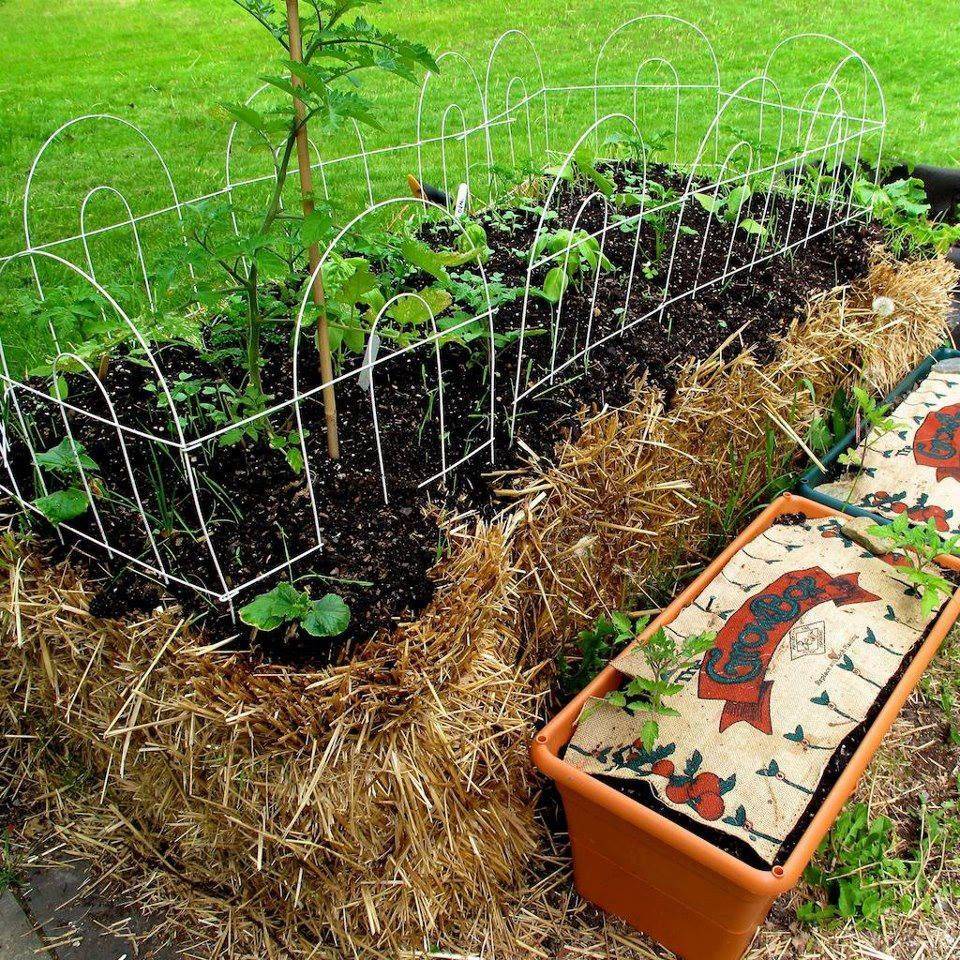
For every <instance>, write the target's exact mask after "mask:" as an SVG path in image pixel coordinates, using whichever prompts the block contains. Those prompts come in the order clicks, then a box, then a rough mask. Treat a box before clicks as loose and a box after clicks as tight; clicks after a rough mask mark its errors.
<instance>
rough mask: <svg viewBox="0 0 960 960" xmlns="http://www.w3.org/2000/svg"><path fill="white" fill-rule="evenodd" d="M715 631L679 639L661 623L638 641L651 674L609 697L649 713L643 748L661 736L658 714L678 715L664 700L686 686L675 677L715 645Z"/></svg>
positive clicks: (641, 623)
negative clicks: (661, 625) (650, 633)
mask: <svg viewBox="0 0 960 960" xmlns="http://www.w3.org/2000/svg"><path fill="white" fill-rule="evenodd" d="M648 622H649V617H641V618H640V619H639V620H638V621H637V623H636V626H635V628H634V632H635V633H636V634H639V633H642V632H643V630H645V629H646V626H647V623H648ZM715 639H716V634H715V633H709V632H707V633H700V634H694V635H691V636H689V637H686V638H684V639H683V640H682V641H679V642H678V641H677V639H676V638H675V637H673V636H671V635H670V634H668V633H667V631H666V630H665V629H664V628H663V627H660V629H659V630H657V631H656V632H655V633H653V634H652V635H651V636H649V637H648V638H647V639H646V640H641V641H639V642H638V643H637V646H636V649H637V651H638V652H639V653H640V654H641V655H642V656H643V659H644V662H645V663H646V666H647V669H648V670H649V671H650V676H649V677H634V678H633V679H632V680H631V681H630V682H629V683H628V684H627V685H626V686H625V687H623V688H621V689H620V690H614V691H613V692H612V693H608V694H607V696H606V699H607V701H608V702H609V703H611V704H613V706H615V707H620V708H622V709H625V710H629V711H630V712H631V713H634V714H636V713H641V714H645V715H647V716H648V719H647V721H646V722H645V723H644V725H643V727H641V729H640V739H641V740H642V741H643V746H644V749H646V750H648V751H649V750H652V749H653V748H654V746H656V743H657V739H658V738H659V736H660V724H659V723H658V721H657V719H656V718H657V717H676V716H679V714H678V713H677V711H676V710H674V709H673V707H668V706H667V705H666V704H665V703H664V700H665V699H666V698H667V697H671V696H674V695H675V694H678V693H680V691H681V690H683V684H682V683H677V682H676V680H677V678H678V677H680V676H681V675H682V674H683V673H684V671H686V670H689V669H691V668H692V667H694V666H696V665H697V664H698V663H699V662H700V659H701V657H702V656H703V654H704V653H706V652H707V650H709V649H710V647H711V646H713V641H714V640H715Z"/></svg>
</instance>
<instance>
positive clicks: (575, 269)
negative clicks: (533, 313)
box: [533, 230, 613, 303]
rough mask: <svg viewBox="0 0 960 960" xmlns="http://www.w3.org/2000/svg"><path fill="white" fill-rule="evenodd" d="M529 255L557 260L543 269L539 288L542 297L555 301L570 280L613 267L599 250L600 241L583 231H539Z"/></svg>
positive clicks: (558, 298)
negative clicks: (545, 270)
mask: <svg viewBox="0 0 960 960" xmlns="http://www.w3.org/2000/svg"><path fill="white" fill-rule="evenodd" d="M533 256H534V258H537V257H541V256H543V257H547V258H549V259H559V260H560V263H559V264H558V265H557V266H555V267H551V268H550V270H549V271H547V275H546V277H544V280H543V289H542V291H541V293H542V296H543V297H544V299H546V300H549V301H550V302H551V303H559V302H560V299H561V298H562V297H563V294H564V291H565V290H566V289H567V286H568V285H569V284H570V282H571V281H572V280H574V279H576V278H577V277H581V276H583V275H585V274H587V273H588V272H590V271H594V270H613V264H612V263H611V262H610V261H609V260H608V259H607V258H606V257H605V256H604V255H603V253H602V252H601V250H600V242H599V241H598V240H597V238H596V237H592V236H591V235H590V234H589V233H587V231H586V230H577V231H575V232H574V231H573V230H555V231H553V232H551V233H545V234H542V235H541V236H540V237H539V238H538V240H537V242H536V243H535V244H534V247H533Z"/></svg>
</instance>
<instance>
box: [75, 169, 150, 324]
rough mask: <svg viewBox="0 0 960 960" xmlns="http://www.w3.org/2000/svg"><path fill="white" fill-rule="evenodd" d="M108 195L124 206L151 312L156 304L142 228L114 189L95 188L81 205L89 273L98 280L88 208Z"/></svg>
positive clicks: (81, 225) (81, 220)
mask: <svg viewBox="0 0 960 960" xmlns="http://www.w3.org/2000/svg"><path fill="white" fill-rule="evenodd" d="M103 194H107V195H109V196H113V197H116V199H117V200H118V201H119V202H120V204H121V205H122V206H123V209H124V210H125V211H126V214H127V223H129V224H130V232H131V233H132V234H133V247H134V252H135V253H136V258H137V264H138V265H139V267H140V276H141V277H142V278H143V289H144V292H145V293H146V295H147V304H148V306H149V308H150V309H151V310H153V309H155V306H156V304H155V302H154V299H153V289H152V288H151V285H150V274H149V271H148V269H147V261H146V257H145V256H144V254H143V244H142V243H141V242H140V228H139V226H138V225H137V221H136V218H135V217H134V215H133V210H131V209H130V204H129V203H127V198H126V197H125V196H124V195H123V194H122V193H121V192H120V191H119V190H115V189H114V188H113V187H105V186H102V187H94V188H93V189H92V190H91V191H90V192H89V193H88V194H87V195H86V196H85V197H84V198H83V203H82V204H81V205H80V238H81V242H82V243H83V255H84V259H85V261H86V266H87V272H88V273H89V274H90V276H91V277H93V279H94V280H96V279H97V271H96V268H95V267H94V264H93V254H92V253H91V250H90V237H89V236H88V233H87V208H88V207H89V205H90V201H91V200H93V199H94V198H95V197H97V196H99V195H103Z"/></svg>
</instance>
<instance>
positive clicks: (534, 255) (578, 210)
mask: <svg viewBox="0 0 960 960" xmlns="http://www.w3.org/2000/svg"><path fill="white" fill-rule="evenodd" d="M598 133H602V134H618V135H620V136H621V137H622V136H623V135H624V134H625V135H626V138H627V139H628V140H631V141H633V140H635V139H636V135H637V133H638V131H637V126H636V124H635V123H634V121H633V119H632V118H631V117H629V116H627V115H625V114H612V115H611V116H608V117H601V118H600V119H599V120H598V121H596V122H595V123H593V124H591V125H590V126H589V127H588V128H587V129H586V130H585V131H584V132H583V133H582V134H581V135H580V137H579V138H578V139H577V141H576V142H575V143H574V144H573V146H572V147H571V148H570V149H569V151H568V152H567V154H566V156H565V157H564V158H563V159H562V160H561V162H560V164H559V165H558V167H557V169H556V173H555V174H554V176H553V177H552V179H551V180H550V181H549V187H548V189H547V190H546V193H545V196H544V199H543V202H542V206H541V207H540V208H539V210H540V212H539V215H538V219H537V223H536V229H535V233H534V242H533V244H532V245H531V247H530V251H529V254H528V256H527V269H526V279H525V286H524V295H523V307H522V311H521V316H520V328H519V336H518V339H517V346H516V351H517V356H516V360H515V361H514V366H515V372H514V383H513V401H512V407H511V413H510V421H511V429H512V430H513V429H514V428H515V426H516V420H517V416H518V415H519V411H520V405H521V403H522V401H523V400H524V399H525V398H527V397H529V396H531V395H532V394H535V393H536V392H537V391H538V390H539V389H540V388H541V387H543V386H544V385H545V384H553V383H554V382H555V380H556V377H557V375H558V374H560V373H562V372H563V371H564V370H566V369H567V368H568V367H570V366H571V365H572V364H575V363H576V362H577V361H578V360H580V359H582V358H587V357H588V356H589V353H590V349H591V347H592V346H593V325H594V319H595V316H594V314H595V307H596V297H597V287H598V285H599V283H600V282H601V274H602V273H603V271H604V270H605V269H613V264H612V263H611V261H610V260H609V257H608V256H607V253H606V248H607V242H608V235H609V234H610V230H611V223H612V220H613V219H614V218H613V217H612V215H611V214H612V209H611V204H610V202H609V199H608V197H607V196H606V195H605V194H604V193H603V191H594V192H590V193H588V195H587V196H586V197H585V198H584V199H583V200H582V201H580V202H579V203H578V204H576V205H575V206H574V208H573V211H572V217H569V218H568V217H566V216H565V213H566V212H567V207H568V204H569V189H568V187H567V185H568V184H570V183H572V182H575V181H576V180H577V179H578V178H579V179H581V180H587V181H589V171H586V170H583V169H581V168H580V165H578V162H577V158H578V157H580V158H581V163H582V164H584V163H585V162H586V161H585V160H584V159H583V154H582V150H583V149H584V147H585V146H586V145H589V144H591V143H593V142H595V140H596V138H597V135H598ZM591 169H592V171H593V173H594V175H595V176H600V177H603V176H604V174H603V172H602V171H601V170H599V169H597V168H591ZM640 175H641V180H640V182H639V184H638V187H639V189H638V190H637V192H636V198H637V202H638V206H639V209H634V208H631V209H630V211H629V215H627V216H617V217H616V219H617V221H618V229H626V230H627V231H628V232H631V231H632V233H633V235H634V237H635V238H638V237H639V231H640V228H641V225H642V223H643V216H644V208H645V206H646V204H647V192H646V187H647V174H646V160H645V157H644V156H643V154H642V153H641V157H640ZM602 182H603V180H601V183H602ZM604 186H605V188H606V189H608V191H609V190H610V189H611V188H610V187H608V186H607V185H606V184H605V185H604ZM590 211H592V212H593V213H598V212H599V215H600V216H599V219H600V222H599V223H598V224H597V225H596V227H595V228H594V229H592V230H590V229H584V227H583V226H582V223H583V220H584V215H585V214H586V213H587V212H590ZM638 242H639V241H638V239H636V240H635V242H634V244H633V246H632V250H631V254H630V255H629V256H628V258H627V262H626V263H625V264H622V265H621V267H622V268H623V269H624V270H625V271H626V276H627V282H626V286H625V290H626V293H625V299H624V302H623V304H622V305H621V307H620V308H619V309H620V311H621V314H622V316H621V319H620V324H621V326H622V324H623V322H624V320H623V317H625V316H626V314H627V312H628V310H629V306H630V298H631V289H632V284H633V278H634V275H635V272H636V270H637V266H638V264H637V255H638V249H637V243H638ZM584 284H586V291H587V297H586V302H585V303H580V305H579V308H578V309H576V310H573V309H571V308H570V306H569V305H568V304H569V299H570V295H571V293H572V292H576V293H580V292H582V290H583V289H584ZM545 301H546V305H545ZM571 317H573V322H572V323H571ZM564 318H566V320H565V322H563V328H564V329H563V333H565V332H566V331H567V330H568V329H571V328H572V329H571V333H570V336H569V337H568V338H567V339H569V340H571V341H572V344H569V345H567V346H566V347H562V346H561V344H562V342H563V340H564V339H565V338H564V336H563V333H562V332H561V324H562V321H564ZM538 324H543V325H544V327H545V330H546V331H547V332H548V333H549V339H550V345H551V348H550V350H549V353H548V354H547V356H546V357H534V356H533V355H532V353H533V350H532V344H531V339H530V338H531V337H537V336H540V335H541V334H542V333H543V332H544V330H543V329H538ZM580 326H582V327H583V328H584V330H585V331H586V336H585V340H584V341H580V339H579V337H578V332H577V330H578V328H579V327H580Z"/></svg>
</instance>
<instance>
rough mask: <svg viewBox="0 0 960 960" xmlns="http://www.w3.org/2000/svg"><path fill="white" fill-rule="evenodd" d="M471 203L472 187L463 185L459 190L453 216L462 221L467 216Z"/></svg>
mask: <svg viewBox="0 0 960 960" xmlns="http://www.w3.org/2000/svg"><path fill="white" fill-rule="evenodd" d="M469 202H470V187H469V186H468V185H467V184H465V183H461V184H460V187H459V188H458V190H457V203H456V206H455V207H454V212H453V215H454V216H455V217H456V218H457V219H458V220H462V219H463V218H464V216H466V214H467V204H468V203H469Z"/></svg>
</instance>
